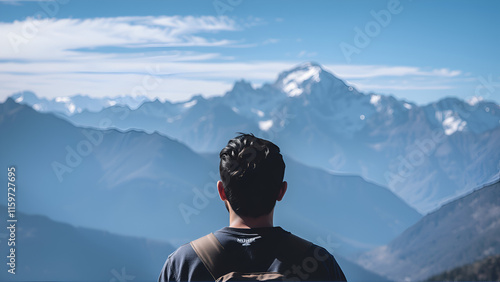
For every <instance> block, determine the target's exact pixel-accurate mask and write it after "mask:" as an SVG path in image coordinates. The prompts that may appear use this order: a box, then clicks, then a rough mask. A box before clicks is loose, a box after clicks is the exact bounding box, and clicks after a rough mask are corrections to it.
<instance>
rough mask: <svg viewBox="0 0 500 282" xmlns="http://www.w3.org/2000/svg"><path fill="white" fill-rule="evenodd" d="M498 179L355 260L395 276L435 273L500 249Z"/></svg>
mask: <svg viewBox="0 0 500 282" xmlns="http://www.w3.org/2000/svg"><path fill="white" fill-rule="evenodd" d="M499 199H500V182H498V181H497V182H496V183H494V184H491V185H488V186H486V187H484V188H482V189H479V190H477V191H474V192H473V193H471V194H470V195H467V196H465V197H463V198H460V199H458V200H456V201H453V202H451V203H448V204H446V205H444V206H443V207H441V208H440V209H439V210H437V211H435V212H433V213H430V214H428V215H426V216H425V217H423V218H422V219H421V220H420V221H419V222H418V223H416V224H415V225H413V226H412V227H410V228H408V229H407V230H406V231H404V232H403V233H402V234H401V235H400V236H398V237H397V238H396V239H394V240H393V241H392V242H391V243H389V244H388V245H386V246H382V247H379V248H376V249H374V250H372V251H369V252H367V253H365V254H363V255H361V256H359V257H358V259H357V261H358V262H359V263H360V264H361V265H363V266H364V267H366V268H367V269H370V270H372V271H374V272H376V273H378V274H380V275H383V276H385V277H388V278H390V279H393V280H395V281H403V280H411V281H415V280H417V281H420V280H422V279H426V278H429V277H430V276H432V275H436V274H438V273H441V272H444V271H446V270H450V269H452V268H455V267H459V266H463V265H465V264H469V263H472V262H475V261H477V260H480V259H483V258H485V257H488V256H492V255H498V254H500V201H499Z"/></svg>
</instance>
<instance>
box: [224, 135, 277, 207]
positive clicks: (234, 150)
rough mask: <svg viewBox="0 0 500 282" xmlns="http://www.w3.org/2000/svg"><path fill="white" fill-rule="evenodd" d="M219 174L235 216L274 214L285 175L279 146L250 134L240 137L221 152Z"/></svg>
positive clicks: (232, 140)
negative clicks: (272, 212)
mask: <svg viewBox="0 0 500 282" xmlns="http://www.w3.org/2000/svg"><path fill="white" fill-rule="evenodd" d="M219 170H220V177H221V180H222V184H223V185H224V192H225V194H226V197H227V199H228V201H229V203H230V204H231V207H232V209H233V210H234V212H235V213H236V214H238V215H239V216H247V217H259V216H262V215H266V214H269V213H270V212H271V211H272V210H273V208H274V206H275V204H276V199H277V197H278V194H279V192H280V189H281V187H282V185H283V177H284V174H285V163H284V162H283V156H282V155H281V154H280V148H279V147H278V146H276V145H275V144H273V143H272V142H270V141H267V140H264V139H260V138H257V137H255V136H253V135H252V134H241V135H239V136H237V137H235V138H233V139H231V140H229V142H228V144H227V146H226V147H225V148H224V149H222V151H221V152H220V166H219Z"/></svg>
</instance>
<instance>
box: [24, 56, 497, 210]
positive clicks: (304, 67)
mask: <svg viewBox="0 0 500 282" xmlns="http://www.w3.org/2000/svg"><path fill="white" fill-rule="evenodd" d="M27 98H29V97H27ZM72 101H73V103H75V102H74V100H72ZM66 118H67V119H68V120H70V121H71V122H72V123H74V124H76V125H82V126H94V127H102V123H101V122H100V121H102V120H104V119H111V120H112V121H113V122H112V124H108V128H109V127H112V128H118V129H122V130H128V129H140V130H144V131H146V132H154V131H158V132H160V133H161V134H163V135H166V136H169V137H172V138H175V139H177V140H180V141H181V142H183V143H185V144H187V145H188V146H189V147H190V148H192V149H193V150H195V151H197V152H216V151H218V150H220V148H222V147H223V146H225V143H226V142H227V140H228V139H229V138H232V137H234V135H235V134H236V132H253V133H255V134H256V135H259V136H262V137H264V138H267V139H271V140H273V141H275V142H277V143H278V144H280V145H281V147H282V150H283V151H286V152H289V154H290V155H291V156H292V157H294V158H295V159H298V160H301V162H303V163H305V164H307V165H310V166H315V167H321V168H325V169H328V170H331V171H335V172H342V173H354V174H359V175H361V176H363V177H365V178H367V179H370V180H372V181H375V182H376V183H380V184H383V185H386V186H388V187H389V188H390V189H391V190H392V191H394V192H395V193H397V194H398V196H400V197H402V198H403V199H404V200H406V201H407V202H408V203H410V204H411V205H412V206H413V207H416V208H417V209H418V210H419V211H420V212H423V213H425V212H428V211H430V210H433V209H435V208H437V207H438V206H439V205H440V204H441V203H442V202H443V201H444V200H449V199H450V198H453V197H456V196H458V195H460V194H462V193H464V192H466V191H468V189H473V188H474V187H477V186H479V185H481V184H483V183H485V182H486V181H489V180H490V179H491V178H492V177H494V175H498V170H499V169H498V167H499V165H500V162H499V160H500V150H499V149H498V146H495V145H494V144H496V143H498V142H500V140H497V139H498V138H499V134H498V132H500V108H499V105H497V104H495V103H493V102H489V101H483V100H482V99H480V98H477V99H475V100H474V101H468V102H465V101H462V100H459V99H456V98H446V99H443V100H440V101H437V102H435V103H431V104H429V105H425V106H419V105H416V104H413V103H411V102H408V101H404V100H398V99H396V98H394V97H393V96H387V95H381V94H377V93H366V94H365V93H360V92H358V91H357V90H356V89H355V88H354V87H352V86H349V85H347V84H346V83H344V81H342V80H341V79H339V78H337V77H335V76H334V75H333V74H331V73H330V72H328V71H326V70H325V69H324V68H323V67H322V66H321V65H319V64H316V63H311V62H309V63H304V64H301V65H298V66H296V67H294V68H292V69H290V70H286V71H284V72H282V73H281V74H279V75H278V77H277V79H276V81H274V82H273V83H265V84H263V85H262V86H261V87H258V88H254V87H253V86H252V85H251V83H250V82H248V81H245V80H240V81H237V82H236V83H235V84H234V87H233V89H231V90H230V91H228V92H226V93H225V94H224V95H223V96H219V97H212V98H208V99H205V98H203V97H202V96H195V97H193V98H191V99H190V100H188V101H185V102H180V103H170V102H168V101H166V102H160V101H146V102H144V103H143V104H142V105H141V106H140V107H138V108H137V109H135V110H130V109H128V108H127V107H123V106H119V105H114V106H111V107H108V108H105V109H103V110H102V111H100V112H96V113H94V112H90V111H88V110H84V111H82V112H81V113H78V112H76V113H75V114H73V115H70V116H66ZM436 136H437V137H436ZM438 137H439V138H438ZM422 144H427V145H426V146H427V147H426V146H424V147H422V146H423V145H422ZM422 148H423V149H422ZM417 157H418V158H417Z"/></svg>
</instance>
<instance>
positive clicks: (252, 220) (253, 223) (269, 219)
mask: <svg viewBox="0 0 500 282" xmlns="http://www.w3.org/2000/svg"><path fill="white" fill-rule="evenodd" d="M273 226H274V225H273V211H271V212H270V213H269V214H267V215H263V216H259V217H242V216H239V215H237V214H236V213H235V212H230V213H229V227H232V228H244V229H249V228H261V227H273Z"/></svg>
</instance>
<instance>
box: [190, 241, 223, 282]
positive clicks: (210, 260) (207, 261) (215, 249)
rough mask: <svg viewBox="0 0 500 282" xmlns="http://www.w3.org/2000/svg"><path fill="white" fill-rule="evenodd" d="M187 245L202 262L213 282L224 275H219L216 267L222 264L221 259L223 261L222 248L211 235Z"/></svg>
mask: <svg viewBox="0 0 500 282" xmlns="http://www.w3.org/2000/svg"><path fill="white" fill-rule="evenodd" d="M189 244H190V245H191V247H192V248H193V250H194V251H195V252H196V254H197V255H198V257H199V258H200V260H201V261H202V262H203V264H204V265H205V268H206V269H207V270H208V272H210V275H212V277H213V278H214V280H217V278H219V277H220V276H221V275H222V274H224V273H222V274H221V275H219V272H218V270H219V269H218V268H217V265H219V266H220V265H221V264H222V263H221V259H223V251H224V247H223V246H222V245H221V243H220V242H219V240H217V238H216V237H215V235H214V234H213V233H210V234H208V235H205V236H203V237H201V238H199V239H196V240H194V241H191V242H190V243H189Z"/></svg>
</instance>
